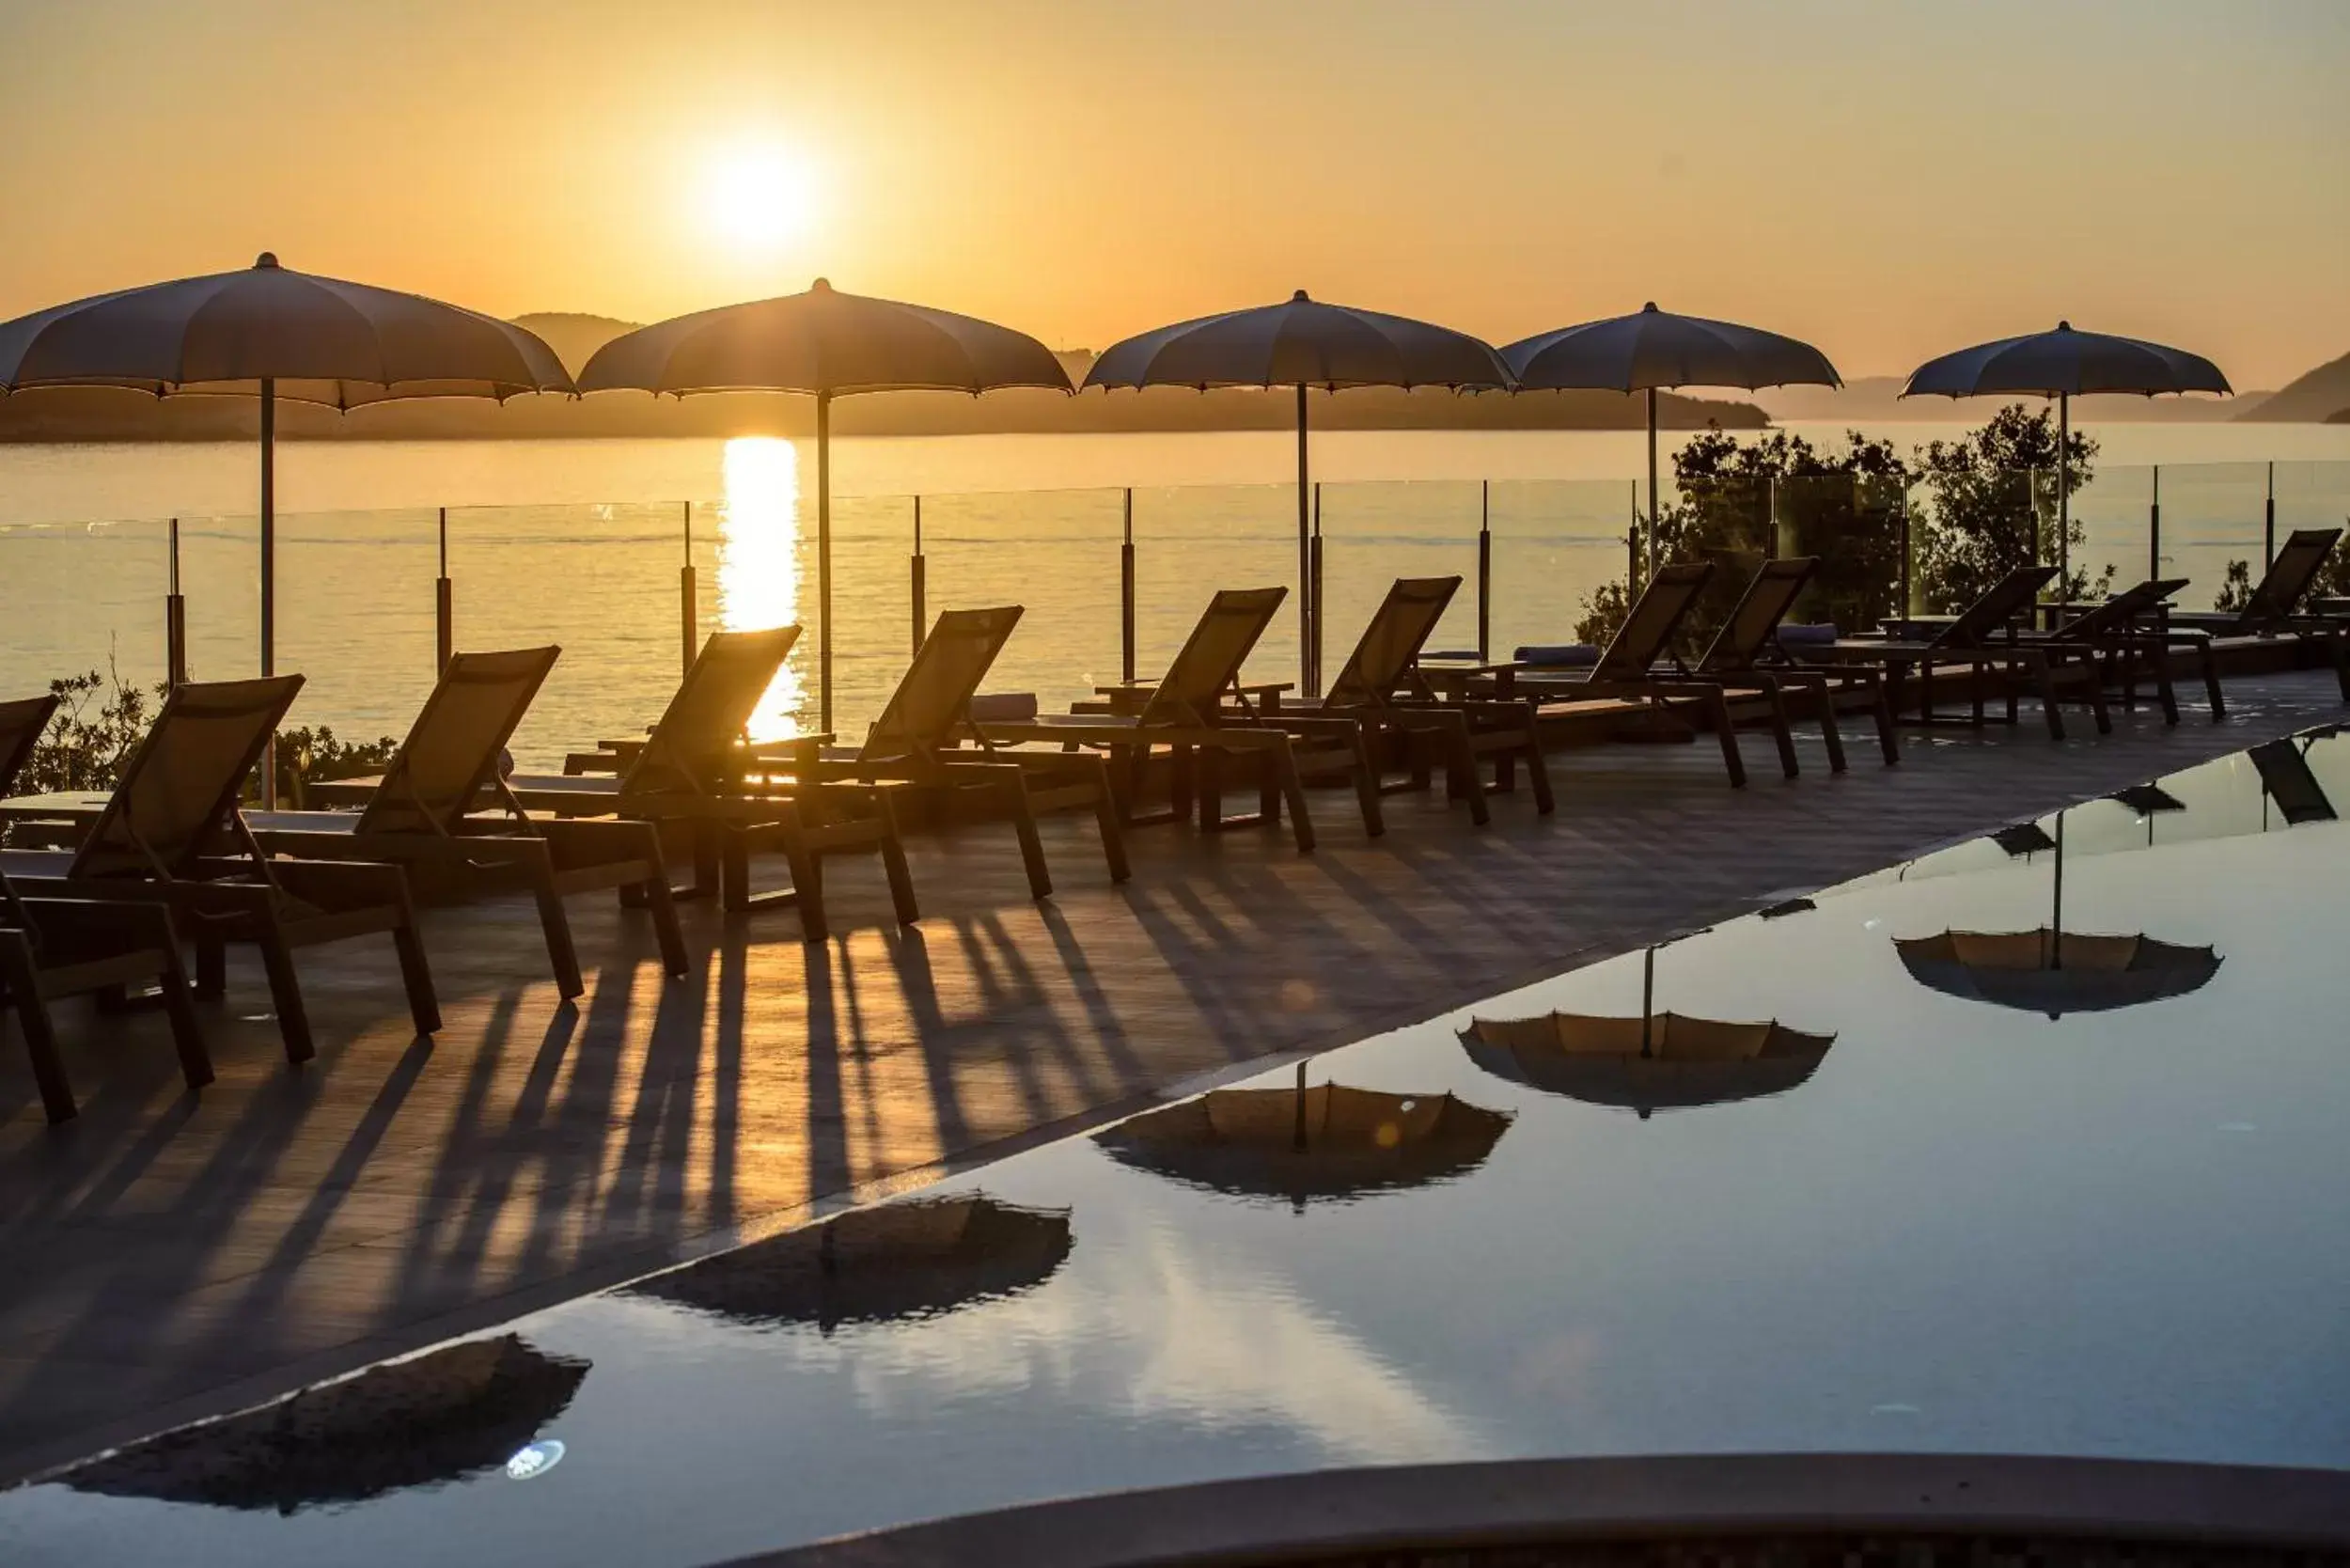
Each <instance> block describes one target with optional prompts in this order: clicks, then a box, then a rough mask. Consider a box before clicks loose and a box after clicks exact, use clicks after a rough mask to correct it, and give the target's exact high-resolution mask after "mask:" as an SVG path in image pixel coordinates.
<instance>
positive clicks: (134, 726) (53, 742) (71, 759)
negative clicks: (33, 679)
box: [17, 664, 164, 794]
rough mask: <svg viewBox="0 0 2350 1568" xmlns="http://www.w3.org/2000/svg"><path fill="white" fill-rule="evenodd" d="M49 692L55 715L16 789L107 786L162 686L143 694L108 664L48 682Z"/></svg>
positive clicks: (43, 790) (143, 727) (149, 719)
mask: <svg viewBox="0 0 2350 1568" xmlns="http://www.w3.org/2000/svg"><path fill="white" fill-rule="evenodd" d="M49 690H50V693H51V694H52V695H53V696H55V697H56V698H58V699H59V701H58V707H57V712H56V715H55V717H53V718H52V719H51V720H50V721H49V729H48V731H47V733H45V734H43V735H42V736H41V738H40V740H39V743H37V744H36V745H34V747H33V755H32V757H31V759H30V760H28V761H27V762H26V763H25V765H24V774H23V776H21V777H19V779H18V780H17V788H19V789H20V790H24V791H25V792H28V793H33V794H46V793H50V792H55V791H60V790H111V789H113V788H114V786H115V780H116V779H117V778H118V777H120V776H121V773H122V764H123V761H124V760H125V759H127V758H128V757H129V756H130V755H131V748H132V747H133V746H134V745H138V744H139V738H140V737H141V736H143V735H145V734H146V733H147V727H148V725H149V723H150V722H152V720H153V718H154V710H153V708H152V707H151V706H150V703H151V702H153V701H154V700H156V699H158V698H161V697H162V696H163V694H164V688H163V687H161V686H158V687H156V688H155V689H154V691H153V692H152V693H149V692H148V691H145V690H142V689H141V688H139V687H137V686H133V685H130V684H127V683H126V682H124V681H123V679H122V674H121V672H120V671H119V670H118V669H116V668H114V667H113V666H112V665H111V664H110V665H109V666H107V668H106V669H105V670H104V671H103V672H101V671H99V670H95V669H93V670H91V671H89V672H88V673H87V674H84V675H72V676H68V677H66V678H65V679H64V680H62V681H52V682H49ZM93 703H95V704H96V705H97V706H96V711H95V712H93V711H92V708H91V705H92V704H93Z"/></svg>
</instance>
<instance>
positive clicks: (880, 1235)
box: [631, 1193, 1072, 1335]
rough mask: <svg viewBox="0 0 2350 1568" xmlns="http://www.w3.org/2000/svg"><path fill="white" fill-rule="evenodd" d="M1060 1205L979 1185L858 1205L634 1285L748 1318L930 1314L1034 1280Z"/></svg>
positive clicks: (783, 1320)
mask: <svg viewBox="0 0 2350 1568" xmlns="http://www.w3.org/2000/svg"><path fill="white" fill-rule="evenodd" d="M1071 1246H1072V1237H1071V1235H1070V1231H1069V1215H1068V1213H1067V1211H1065V1210H1042V1209H1027V1208H1022V1207H1020V1206H1018V1205H1016V1204H1011V1203H1001V1202H998V1201H996V1200H995V1199H993V1198H989V1197H987V1196H986V1195H985V1194H983V1193H966V1194H964V1195H962V1196H959V1197H954V1198H937V1199H916V1200H910V1201H905V1202H899V1203H885V1204H882V1205H880V1206H879V1207H877V1208H870V1209H855V1210H852V1211H851V1212H849V1213H847V1214H844V1215H840V1216H839V1217H838V1219H832V1220H827V1221H825V1222H824V1223H823V1224H822V1225H811V1226H807V1227H806V1228H805V1229H802V1230H798V1231H786V1232H784V1233H783V1234H782V1235H779V1236H775V1237H771V1238H770V1239H768V1240H766V1241H763V1242H754V1243H753V1244H752V1245H750V1246H748V1247H737V1248H736V1249H734V1250H733V1251H731V1252H722V1253H719V1254H718V1255H717V1256H715V1257H712V1258H705V1259H703V1260H702V1261H701V1262H697V1263H689V1264H687V1265H686V1266H685V1267H683V1268H681V1269H675V1270H672V1271H671V1272H669V1273H667V1274H663V1275H657V1276H655V1277H654V1278H650V1279H648V1280H645V1281H643V1282H642V1283H640V1284H637V1285H635V1286H633V1287H631V1290H632V1293H633V1294H637V1295H646V1296H652V1297H656V1298H658V1299H660V1300H663V1301H671V1302H675V1303H677V1304H678V1305H680V1306H682V1307H692V1308H696V1309H698V1310H701V1311H704V1312H710V1313H713V1314H715V1315H717V1316H720V1317H725V1318H730V1319H732V1320H734V1321H735V1322H737V1323H741V1324H746V1325H752V1326H758V1327H766V1326H777V1327H780V1326H787V1325H799V1324H812V1325H815V1326H816V1327H818V1328H820V1329H822V1330H823V1332H824V1333H825V1334H827V1335H829V1334H830V1333H831V1332H832V1331H833V1330H834V1329H835V1328H838V1327H839V1326H841V1325H844V1324H858V1323H889V1322H895V1321H898V1320H901V1319H907V1318H923V1317H934V1316H937V1315H938V1314H940V1313H942V1312H950V1311H952V1310H954V1309H956V1308H958V1307H962V1306H966V1305H968V1304H969V1303H972V1302H975V1301H983V1300H986V1299H988V1298H990V1297H994V1296H1003V1295H1010V1294H1013V1293H1014V1292H1017V1291H1025V1290H1026V1289H1028V1288H1029V1287H1031V1286H1033V1285H1040V1284H1042V1283H1043V1282H1044V1281H1045V1280H1046V1279H1048V1278H1052V1275H1053V1272H1054V1271H1055V1270H1056V1269H1058V1268H1059V1267H1060V1265H1061V1261H1062V1260H1063V1259H1065V1258H1067V1257H1068V1256H1069V1249H1070V1247H1071Z"/></svg>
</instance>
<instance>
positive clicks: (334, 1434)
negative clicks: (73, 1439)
mask: <svg viewBox="0 0 2350 1568" xmlns="http://www.w3.org/2000/svg"><path fill="white" fill-rule="evenodd" d="M587 1366H588V1364H587V1362H586V1361H584V1360H580V1359H578V1358H576V1357H574V1356H551V1355H549V1354H547V1353H546V1352H544V1351H541V1350H539V1349H536V1348H535V1347H533V1346H532V1345H531V1344H529V1343H528V1342H527V1341H525V1340H524V1339H523V1338H522V1337H521V1336H520V1335H518V1334H507V1335H502V1336H500V1337H499V1338H497V1339H493V1340H467V1341H462V1342H461V1343H458V1344H453V1345H449V1346H446V1348H444V1349H441V1350H436V1351H433V1352H431V1354H429V1355H425V1356H412V1357H410V1358H409V1359H407V1360H405V1361H395V1362H392V1363H391V1364H389V1365H387V1366H380V1367H375V1368H372V1369H370V1370H369V1371H367V1372H361V1373H360V1374H359V1375H358V1376H356V1377H352V1378H346V1379H344V1380H342V1381H341V1382H338V1383H328V1384H322V1385H321V1386H320V1387H318V1388H305V1389H304V1390H303V1391H302V1392H301V1393H298V1394H294V1395H292V1396H291V1397H290V1398H287V1399H283V1400H280V1401H279V1402H278V1403H275V1404H270V1405H264V1406H262V1407H261V1408H260V1409H258V1410H252V1411H248V1412H246V1413H245V1414H243V1415H241V1416H230V1417H228V1418H227V1419H223V1420H217V1421H211V1422H208V1423H206V1424H205V1425H202V1426H194V1427H188V1428H185V1429H183V1430H181V1431H179V1432H173V1433H166V1434H165V1435H163V1436H161V1437H156V1438H153V1439H151V1440H149V1441H148V1442H144V1443H140V1444H138V1445H136V1446H135V1447H133V1448H129V1449H125V1450H122V1451H121V1452H119V1453H114V1454H109V1455H108V1456H106V1457H105V1458H103V1459H101V1460H98V1461H96V1462H95V1463H93V1464H89V1465H85V1466H82V1467H80V1468H79V1469H77V1470H74V1471H73V1472H71V1474H69V1475H67V1476H66V1477H65V1478H64V1480H65V1482H66V1483H67V1484H68V1485H70V1486H71V1487H72V1488H73V1489H74V1490H75V1491H77V1492H100V1493H103V1494H105V1495H106V1496H108V1497H154V1498H158V1499H160V1500H162V1501H164V1502H180V1503H208V1504H211V1506H213V1507H215V1508H243V1509H274V1510H275V1511H276V1512H278V1513H289V1514H290V1513H295V1512H296V1511H297V1510H300V1509H303V1508H310V1507H321V1506H324V1505H327V1504H333V1503H353V1502H363V1501H365V1500H366V1499H368V1498H369V1497H381V1496H383V1495H384V1493H387V1492H395V1491H399V1490H402V1489H404V1488H407V1487H413V1486H430V1485H433V1484H436V1483H438V1482H451V1481H462V1480H464V1479H466V1478H467V1477H469V1476H474V1475H478V1474H480V1473H482V1472H484V1471H488V1470H494V1469H497V1468H499V1467H501V1466H507V1465H508V1463H509V1460H512V1459H514V1458H515V1457H516V1456H517V1455H518V1454H519V1453H520V1452H521V1450H523V1449H524V1448H525V1446H526V1445H528V1444H530V1443H531V1441H532V1439H534V1438H535V1437H537V1435H539V1432H540V1429H541V1428H543V1427H544V1426H545V1425H546V1424H547V1423H548V1422H550V1421H552V1420H554V1419H556V1417H557V1416H559V1415H561V1414H562V1413H563V1411H564V1409H565V1408H566V1407H567V1406H569V1405H570V1403H572V1395H573V1394H575V1393H577V1392H578V1391H579V1385H580V1383H581V1381H582V1380H583V1379H584V1378H586V1377H587ZM548 1446H549V1447H552V1446H553V1445H548ZM542 1463H543V1462H542Z"/></svg>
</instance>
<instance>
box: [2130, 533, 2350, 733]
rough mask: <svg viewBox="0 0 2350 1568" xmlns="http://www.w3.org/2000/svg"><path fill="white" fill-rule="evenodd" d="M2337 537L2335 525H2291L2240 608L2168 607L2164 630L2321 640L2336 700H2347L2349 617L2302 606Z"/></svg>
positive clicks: (2349, 694) (2349, 697)
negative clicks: (2330, 664)
mask: <svg viewBox="0 0 2350 1568" xmlns="http://www.w3.org/2000/svg"><path fill="white" fill-rule="evenodd" d="M2341 538H2342V530H2341V529H2340V528H2295V529H2294V530H2293V532H2292V533H2291V534H2290V535H2288V536H2287V537H2286V539H2285V541H2284V543H2282V544H2280V545H2279V546H2278V547H2277V555H2276V558H2275V559H2273V560H2271V561H2270V562H2269V563H2268V570H2267V571H2266V572H2264V573H2262V575H2261V580H2260V582H2259V583H2257V584H2256V585H2254V587H2253V588H2252V596H2251V598H2250V600H2249V601H2248V602H2247V603H2246V604H2245V606H2244V607H2243V608H2242V609H2240V610H2173V611H2172V612H2171V613H2170V619H2169V626H2170V630H2171V631H2172V632H2174V633H2202V634H2204V635H2208V636H2211V637H2214V638H2227V637H2279V636H2291V637H2296V638H2298V639H2300V640H2301V641H2302V642H2303V643H2305V644H2306V643H2311V642H2318V643H2323V644H2324V645H2325V647H2326V652H2327V654H2328V655H2329V656H2330V657H2331V659H2332V661H2333V666H2334V680H2335V682H2336V683H2337V684H2338V685H2339V686H2340V687H2341V689H2342V700H2343V701H2344V702H2350V616H2342V615H2337V614H2333V613H2330V612H2326V611H2325V610H2323V609H2314V610H2312V609H2308V608H2306V607H2305V602H2306V601H2307V600H2308V598H2309V593H2310V589H2311V587H2313V586H2314V585H2315V584H2316V582H2317V574H2318V573H2319V572H2322V571H2323V570H2325V566H2326V557H2327V556H2329V555H2331V554H2332V553H2333V549H2334V545H2335V543H2336V542H2337V541H2340V540H2341Z"/></svg>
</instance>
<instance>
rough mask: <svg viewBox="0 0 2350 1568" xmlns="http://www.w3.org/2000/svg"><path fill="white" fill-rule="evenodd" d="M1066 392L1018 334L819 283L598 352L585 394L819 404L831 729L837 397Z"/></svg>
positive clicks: (824, 638)
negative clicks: (772, 395)
mask: <svg viewBox="0 0 2350 1568" xmlns="http://www.w3.org/2000/svg"><path fill="white" fill-rule="evenodd" d="M1005 386H1042V387H1051V388H1058V390H1060V391H1063V392H1066V391H1068V390H1069V372H1068V371H1066V370H1064V369H1062V368H1061V363H1060V361H1059V360H1058V359H1057V358H1055V357H1054V355H1053V351H1052V350H1050V349H1048V348H1046V347H1045V346H1044V345H1043V344H1042V343H1040V342H1038V341H1037V340H1036V339H1035V338H1033V337H1029V336H1028V335H1027V334H1026V333H1024V332H1014V331H1012V330H1011V328H1010V327H1002V326H997V325H995V323H994V322H992V321H980V320H979V319H978V318H977V317H975V316H958V315H956V314H955V313H954V312H953V311H951V310H933V309H932V308H930V307H929V306H919V305H901V304H900V303H899V302H897V301H896V300H882V299H870V298H868V297H867V296H865V295H863V294H844V293H842V292H840V291H839V290H837V289H835V288H834V287H833V286H832V285H831V284H830V283H828V282H826V281H825V280H824V279H823V278H821V277H820V278H818V279H817V280H816V282H815V284H814V286H813V287H811V288H810V289H808V290H807V292H806V293H800V294H785V295H783V296H781V297H780V298H776V299H771V300H754V301H752V302H750V303H749V304H746V305H728V306H719V307H717V308H716V309H714V310H697V311H696V312H694V313H693V314H692V315H690V316H678V317H675V318H673V319H671V320H669V321H656V322H655V323H653V324H652V325H651V326H649V327H640V328H638V329H637V330H636V331H635V332H632V333H629V334H628V335H626V336H625V337H616V338H614V339H613V340H612V341H611V342H609V343H606V344H605V345H604V346H603V348H601V349H598V350H597V351H596V353H595V354H594V356H593V357H591V358H590V359H589V360H588V361H587V366H586V368H583V369H582V370H581V371H580V373H579V389H580V390H581V391H582V392H604V391H613V390H619V389H626V388H634V389H635V390H636V391H639V392H651V393H654V394H656V395H658V394H660V393H663V392H666V393H670V394H672V395H674V396H676V397H680V398H682V397H684V396H686V395H687V394H689V393H695V392H803V393H807V394H808V395H810V396H812V397H814V398H815V400H816V626H817V633H818V643H817V653H816V658H817V677H816V689H817V711H818V717H819V727H820V728H822V729H827V730H829V729H831V728H832V400H833V399H835V398H838V397H844V396H846V395H848V394H849V393H852V392H919V391H931V392H969V393H972V394H974V395H977V394H979V393H981V392H988V391H993V390H995V388H998V387H1005Z"/></svg>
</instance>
